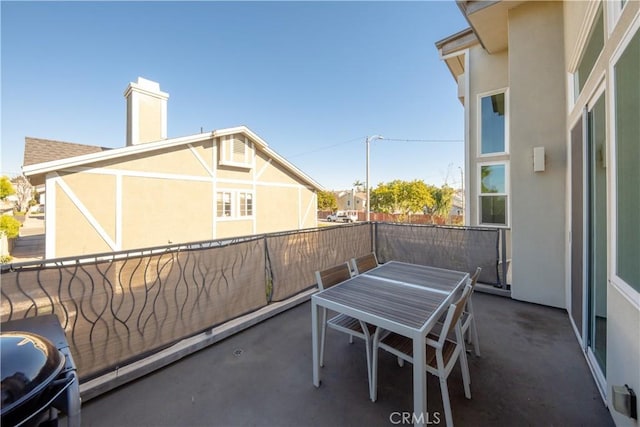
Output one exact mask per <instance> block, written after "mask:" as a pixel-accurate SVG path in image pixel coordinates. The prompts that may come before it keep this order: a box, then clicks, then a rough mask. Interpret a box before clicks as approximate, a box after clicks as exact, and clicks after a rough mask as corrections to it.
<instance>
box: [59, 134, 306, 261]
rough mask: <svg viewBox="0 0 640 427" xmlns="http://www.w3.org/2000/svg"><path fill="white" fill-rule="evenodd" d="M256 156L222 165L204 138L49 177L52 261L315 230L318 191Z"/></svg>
mask: <svg viewBox="0 0 640 427" xmlns="http://www.w3.org/2000/svg"><path fill="white" fill-rule="evenodd" d="M243 138H244V136H243ZM151 144H154V143H151ZM158 145H160V144H158ZM252 146H253V145H252ZM255 147H256V148H255V149H256V150H261V148H260V146H257V145H256V146H255ZM137 150H139V148H133V147H132V150H131V151H137ZM250 152H251V156H248V157H247V160H248V163H247V167H235V166H229V165H222V164H220V162H219V161H218V154H219V147H218V146H217V144H216V143H215V142H214V140H212V139H204V138H203V139H202V140H195V141H194V142H191V143H183V144H178V145H174V146H172V147H166V146H164V147H162V146H161V147H158V148H156V149H152V150H151V151H143V152H136V153H131V154H129V155H120V156H116V157H114V158H113V159H106V160H100V161H95V162H93V163H85V164H82V166H72V165H69V166H68V167H67V168H66V169H61V171H60V172H58V173H53V174H50V175H48V176H47V179H50V180H51V181H50V182H49V187H51V184H53V185H54V188H57V187H55V186H61V187H60V188H58V191H56V192H54V193H52V194H47V197H48V198H51V199H48V201H50V203H51V204H52V205H53V206H54V207H55V215H51V216H49V219H48V222H47V226H48V227H51V229H52V230H53V231H52V232H51V236H52V237H51V238H50V239H49V240H48V241H47V245H48V246H47V253H48V254H49V256H54V257H58V256H70V255H83V254H92V253H99V252H107V251H119V250H130V249H139V248H146V247H151V246H161V245H167V244H178V243H188V242H195V241H203V240H211V239H219V238H229V237H234V236H247V235H251V234H257V233H267V232H273V231H285V230H295V229H299V228H307V227H314V226H316V218H315V213H316V206H317V204H316V198H315V192H314V190H313V188H312V187H309V184H308V183H307V182H305V181H303V180H301V179H300V178H298V177H297V176H296V175H294V173H293V172H291V171H289V170H288V169H287V168H286V167H283V166H282V165H280V164H279V161H277V160H273V161H272V162H269V161H267V159H268V158H269V157H270V154H268V153H265V152H259V153H258V155H257V156H256V155H254V152H253V148H252V149H251V150H250ZM105 157H106V155H105ZM256 157H258V158H259V161H258V162H259V163H260V165H261V168H259V170H258V168H257V167H255V164H254V163H255V162H256ZM63 171H64V172H63ZM65 191H66V193H67V194H68V195H65V193H64V192H65ZM220 192H228V193H230V194H229V195H227V196H226V197H229V200H231V203H230V205H227V206H230V210H229V214H228V215H225V216H224V217H218V216H217V210H218V204H217V194H218V193H220ZM57 199H60V201H59V202H58V203H56V202H57V201H58V200H57ZM67 199H69V200H67ZM73 201H75V205H77V206H78V207H74V206H73V203H71V202H73ZM247 208H250V209H251V211H250V212H248V211H246V209H247ZM247 213H249V215H247ZM243 215H244V216H243ZM77 223H79V224H80V225H78V226H77V227H76V226H75V224H77ZM79 230H81V232H80V231H79ZM79 234H81V235H82V236H83V237H82V238H78V236H79ZM52 246H55V248H53V247H52Z"/></svg>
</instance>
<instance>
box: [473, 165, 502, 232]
mask: <svg viewBox="0 0 640 427" xmlns="http://www.w3.org/2000/svg"><path fill="white" fill-rule="evenodd" d="M502 165H503V166H504V190H505V192H504V193H482V167H483V166H502ZM476 176H477V177H478V179H477V181H478V184H477V200H478V204H477V207H478V209H477V211H478V212H477V218H478V225H481V226H487V227H496V228H509V227H510V224H511V186H510V184H509V180H510V171H509V161H508V160H496V161H486V162H478V163H477V170H476ZM491 196H505V197H506V202H505V215H506V222H505V224H495V223H485V222H482V201H481V200H482V197H491Z"/></svg>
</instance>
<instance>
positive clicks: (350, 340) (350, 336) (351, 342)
mask: <svg viewBox="0 0 640 427" xmlns="http://www.w3.org/2000/svg"><path fill="white" fill-rule="evenodd" d="M349 344H353V335H351V334H349Z"/></svg>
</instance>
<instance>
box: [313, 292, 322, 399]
mask: <svg viewBox="0 0 640 427" xmlns="http://www.w3.org/2000/svg"><path fill="white" fill-rule="evenodd" d="M319 308H320V307H318V304H316V302H315V301H313V298H312V299H311V342H312V353H313V385H314V386H316V387H320V333H319V328H320V324H319V321H320V317H321V316H320V313H319Z"/></svg>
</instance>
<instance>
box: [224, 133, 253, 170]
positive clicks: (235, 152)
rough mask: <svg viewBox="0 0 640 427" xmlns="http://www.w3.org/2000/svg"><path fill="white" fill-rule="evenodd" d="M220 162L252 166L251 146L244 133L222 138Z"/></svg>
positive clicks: (237, 165) (229, 164) (227, 164)
mask: <svg viewBox="0 0 640 427" xmlns="http://www.w3.org/2000/svg"><path fill="white" fill-rule="evenodd" d="M220 164H221V165H226V166H235V167H242V168H250V167H251V146H250V143H249V140H248V139H247V137H245V136H244V135H226V136H223V137H221V138H220Z"/></svg>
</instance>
